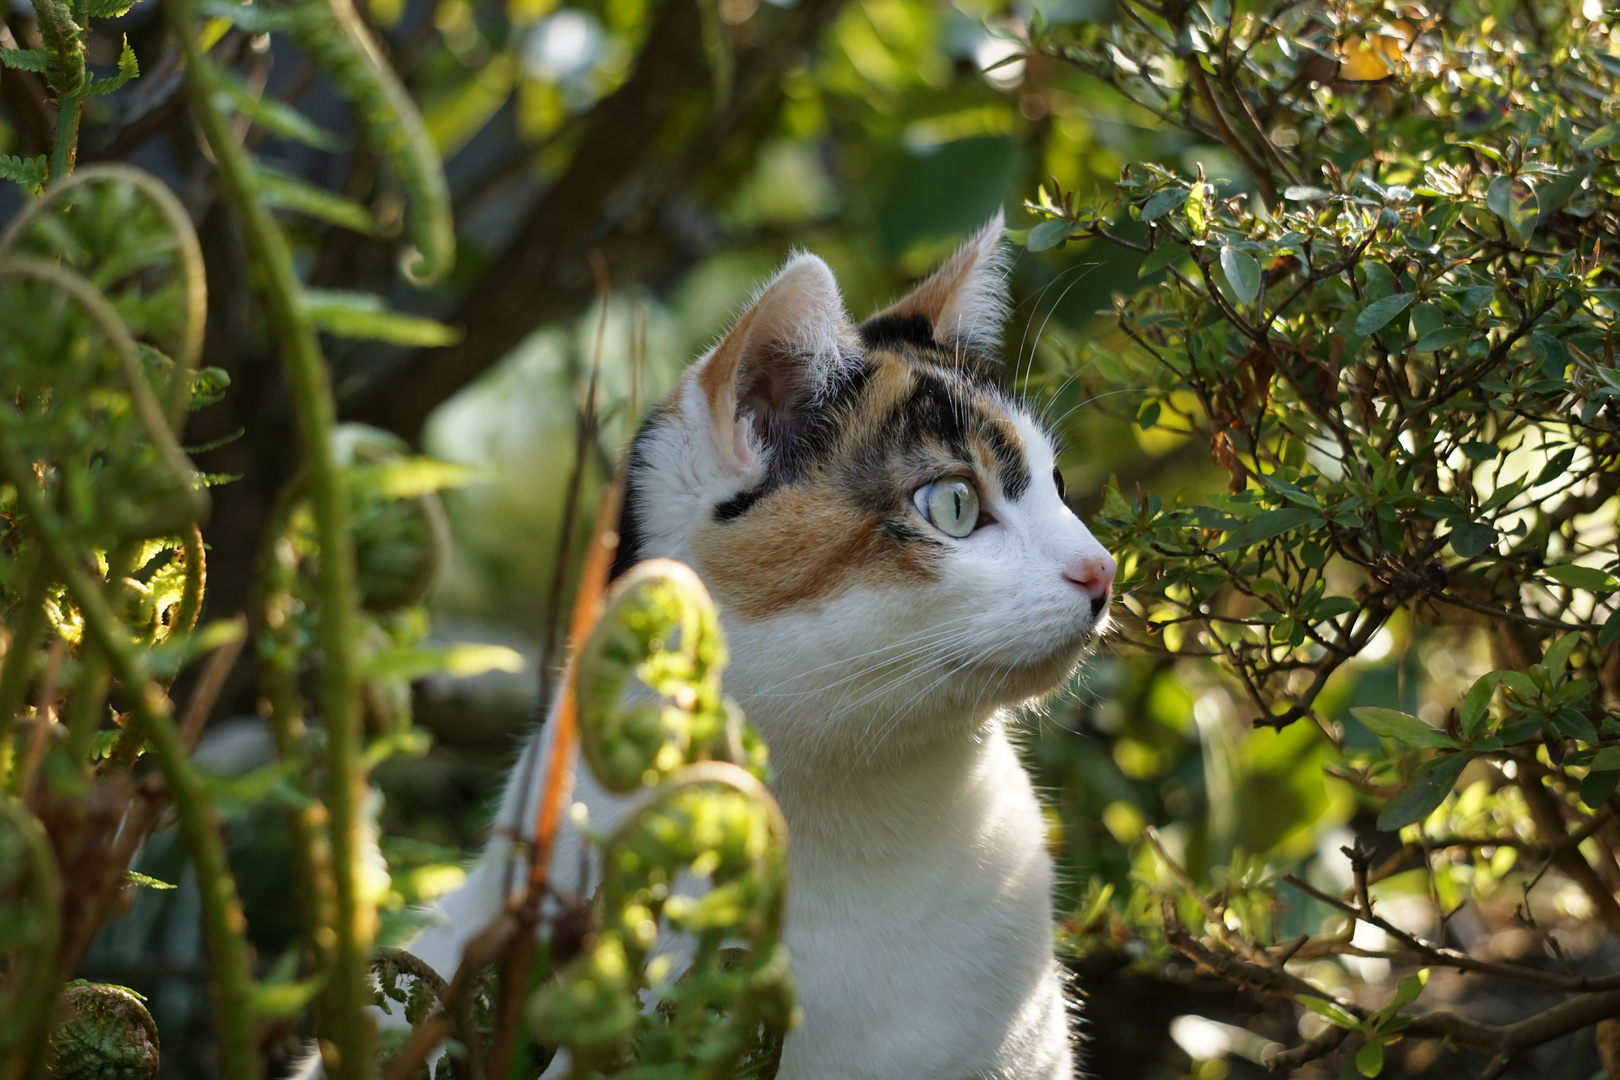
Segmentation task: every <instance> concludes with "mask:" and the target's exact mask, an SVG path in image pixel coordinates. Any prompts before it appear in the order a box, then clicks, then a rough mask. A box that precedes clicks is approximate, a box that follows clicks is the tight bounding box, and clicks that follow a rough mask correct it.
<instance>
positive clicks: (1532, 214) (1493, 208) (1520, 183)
mask: <svg viewBox="0 0 1620 1080" xmlns="http://www.w3.org/2000/svg"><path fill="white" fill-rule="evenodd" d="M1485 206H1486V208H1487V209H1489V210H1490V212H1491V213H1493V214H1495V215H1496V216H1497V217H1499V218H1501V219H1502V224H1504V225H1506V226H1507V230H1508V234H1509V235H1510V236H1512V237H1513V239H1515V240H1517V241H1518V242H1519V245H1520V246H1521V247H1522V246H1523V245H1525V244H1527V243H1529V241H1530V235H1531V233H1533V232H1535V229H1536V218H1537V217H1538V216H1539V215H1540V213H1541V207H1540V205H1539V204H1538V203H1537V202H1536V191H1535V189H1534V188H1532V187H1531V186H1530V185H1529V183H1528V182H1527V181H1525V180H1522V179H1520V178H1518V177H1513V176H1506V175H1503V176H1498V177H1497V178H1496V179H1494V180H1492V181H1491V186H1490V188H1489V189H1488V190H1487V192H1486V194H1485Z"/></svg>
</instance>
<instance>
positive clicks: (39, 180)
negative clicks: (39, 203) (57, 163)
mask: <svg viewBox="0 0 1620 1080" xmlns="http://www.w3.org/2000/svg"><path fill="white" fill-rule="evenodd" d="M50 178H51V163H50V160H49V159H48V158H46V157H45V155H44V154H41V155H39V156H38V157H31V158H22V157H13V156H11V155H10V154H0V180H10V181H11V182H12V183H15V184H21V185H22V186H23V187H25V188H27V189H28V190H29V191H38V190H39V189H40V188H42V187H44V186H45V181H47V180H49V179H50Z"/></svg>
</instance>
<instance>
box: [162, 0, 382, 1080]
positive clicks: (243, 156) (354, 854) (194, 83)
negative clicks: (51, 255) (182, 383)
mask: <svg viewBox="0 0 1620 1080" xmlns="http://www.w3.org/2000/svg"><path fill="white" fill-rule="evenodd" d="M165 7H166V10H167V13H168V18H169V23H170V26H171V27H172V29H173V30H174V32H175V36H176V37H177V38H178V39H179V41H180V47H181V51H182V53H183V55H184V57H185V62H186V81H187V84H188V86H189V89H190V94H191V108H192V112H193V114H194V115H195V116H196V117H197V121H198V124H199V125H200V126H201V127H202V130H203V134H204V136H205V137H206V138H207V140H208V144H209V147H210V148H211V149H212V150H213V152H214V157H215V160H216V161H217V162H218V164H219V178H220V182H221V184H222V186H223V187H224V189H225V192H226V194H227V195H228V196H229V198H230V201H231V202H232V204H233V205H234V206H235V209H236V212H237V215H238V216H239V218H240V220H241V223H242V233H243V239H244V241H245V242H246V244H247V248H248V252H249V254H250V256H251V257H252V258H253V261H254V263H255V264H256V265H257V266H258V269H259V274H258V282H259V285H260V291H261V295H262V297H263V301H264V305H265V309H266V312H267V314H268V315H269V318H270V321H271V323H272V324H273V325H274V326H275V327H276V328H277V336H278V337H279V338H280V341H281V347H282V351H283V362H284V363H285V365H286V371H287V381H288V383H289V385H290V387H291V390H292V396H293V413H294V415H295V416H296V418H297V424H298V436H299V442H300V444H301V447H302V449H303V455H304V469H305V483H306V485H307V491H308V494H309V501H310V508H311V510H312V512H313V514H314V517H315V531H316V538H317V541H318V543H319V546H320V554H321V558H320V582H319V587H320V626H319V633H318V638H319V642H320V650H321V657H322V669H321V712H322V719H323V720H324V723H325V726H326V740H327V742H326V745H327V766H328V770H327V771H328V776H329V783H330V791H329V792H328V797H327V810H328V813H329V814H330V816H331V843H332V867H333V872H334V875H335V877H336V882H335V886H336V889H335V892H336V900H337V911H336V925H335V926H334V928H333V929H335V930H336V932H337V933H336V936H337V941H336V943H335V947H334V950H333V953H334V958H333V972H332V981H331V983H330V984H329V985H328V988H327V991H326V1002H325V1008H324V1009H323V1010H322V1012H323V1015H324V1016H325V1017H326V1019H327V1020H328V1022H329V1025H330V1026H329V1028H328V1030H327V1031H325V1032H323V1033H322V1036H323V1037H322V1046H323V1051H329V1053H328V1054H327V1061H326V1066H327V1070H328V1072H329V1073H330V1074H331V1075H333V1076H334V1077H336V1078H337V1080H364V1078H365V1077H367V1076H369V1075H370V1074H371V1073H372V1071H373V1064H372V1052H371V1027H370V1022H369V1019H368V1017H367V1016H366V1011H365V1010H366V1007H367V1005H368V1004H369V1003H370V998H371V995H370V983H369V980H370V976H369V974H368V971H367V965H368V960H369V956H370V951H371V942H372V939H373V937H374V936H375V933H376V912H375V909H374V907H373V905H372V903H371V901H370V899H369V897H367V896H365V895H364V893H363V892H362V890H361V887H360V871H361V862H362V860H361V842H362V837H361V831H360V819H359V808H360V805H361V802H362V799H363V797H364V791H365V783H366V780H365V772H364V767H363V763H362V760H361V755H360V715H359V709H358V692H357V689H358V680H357V677H356V670H355V668H356V663H355V654H354V644H353V643H354V641H355V639H356V637H357V633H358V627H357V626H356V615H355V612H356V593H355V580H354V576H355V570H354V550H353V546H352V543H351V540H350V536H349V507H348V493H347V490H346V485H345V483H344V477H343V474H342V472H341V471H340V469H339V468H338V465H337V462H336V460H335V458H334V456H333V453H332V444H331V433H332V428H333V425H334V423H335V409H334V406H333V403H332V393H331V384H330V379H329V376H328V373H327V370H326V365H325V362H324V360H323V358H322V356H321V351H320V343H319V341H318V339H317V338H316V334H315V328H314V326H313V324H312V323H311V322H310V320H309V317H308V315H307V314H306V313H305V311H304V309H303V305H302V302H301V300H302V287H301V285H300V284H299V281H298V277H297V274H296V273H295V271H294V269H293V262H292V253H291V251H290V249H289V248H288V246H287V240H286V237H285V236H284V235H283V233H282V232H281V229H280V227H279V226H278V225H277V224H276V222H275V219H274V218H273V217H272V216H271V214H270V211H269V209H268V207H266V206H265V205H264V204H263V203H262V202H260V201H259V199H258V192H257V183H256V179H255V174H254V171H253V164H252V162H251V161H250V160H249V158H248V155H247V152H246V151H245V150H244V149H243V148H242V146H241V144H240V143H238V142H237V140H236V137H235V134H234V132H233V131H232V129H231V125H230V124H229V122H228V121H227V120H226V119H225V117H224V116H223V115H222V114H221V113H220V112H219V110H218V109H217V108H216V107H215V106H214V104H213V89H214V86H213V84H214V82H215V77H214V73H213V70H212V66H211V61H209V59H208V58H207V57H206V56H205V55H204V54H203V51H202V49H201V48H199V46H198V43H197V36H196V22H197V14H196V5H195V4H194V3H193V2H192V0H167V3H166V5H165Z"/></svg>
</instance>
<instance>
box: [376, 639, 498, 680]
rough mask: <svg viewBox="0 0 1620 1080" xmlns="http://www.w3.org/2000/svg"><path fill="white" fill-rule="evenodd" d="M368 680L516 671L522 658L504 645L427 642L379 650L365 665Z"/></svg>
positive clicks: (464, 676)
mask: <svg viewBox="0 0 1620 1080" xmlns="http://www.w3.org/2000/svg"><path fill="white" fill-rule="evenodd" d="M363 668H364V671H365V675H366V677H367V678H369V679H401V680H404V681H407V682H409V681H412V680H415V679H420V678H422V677H423V676H426V675H439V674H443V675H449V676H450V677H451V678H453V679H466V678H471V677H472V676H474V675H482V674H484V673H485V672H489V671H505V672H507V673H509V674H514V675H515V674H517V673H518V672H521V671H522V670H523V657H522V655H521V654H519V653H517V652H516V651H514V650H512V649H508V648H507V647H506V646H504V645H473V644H467V645H449V646H443V647H430V646H426V645H413V646H401V647H396V648H389V649H380V650H378V651H377V652H376V653H373V654H372V656H371V657H370V658H369V659H367V660H366V662H365V664H364V665H363Z"/></svg>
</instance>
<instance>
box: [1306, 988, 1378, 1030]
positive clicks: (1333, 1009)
mask: <svg viewBox="0 0 1620 1080" xmlns="http://www.w3.org/2000/svg"><path fill="white" fill-rule="evenodd" d="M1294 1000H1295V1001H1297V1002H1299V1003H1300V1004H1301V1005H1303V1006H1305V1007H1306V1008H1307V1009H1309V1010H1310V1011H1311V1012H1313V1013H1315V1014H1316V1015H1317V1016H1321V1017H1324V1018H1326V1019H1327V1020H1328V1021H1329V1022H1330V1023H1332V1024H1333V1026H1334V1027H1342V1028H1347V1029H1349V1030H1350V1031H1360V1030H1361V1021H1360V1020H1357V1019H1356V1018H1355V1017H1354V1016H1351V1015H1350V1014H1349V1013H1347V1012H1345V1011H1344V1010H1343V1009H1341V1008H1339V1006H1338V1005H1336V1004H1335V1003H1333V1002H1331V1001H1328V1000H1327V999H1326V998H1319V997H1317V996H1316V995H1315V994H1301V995H1299V997H1297V998H1295V999H1294Z"/></svg>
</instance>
